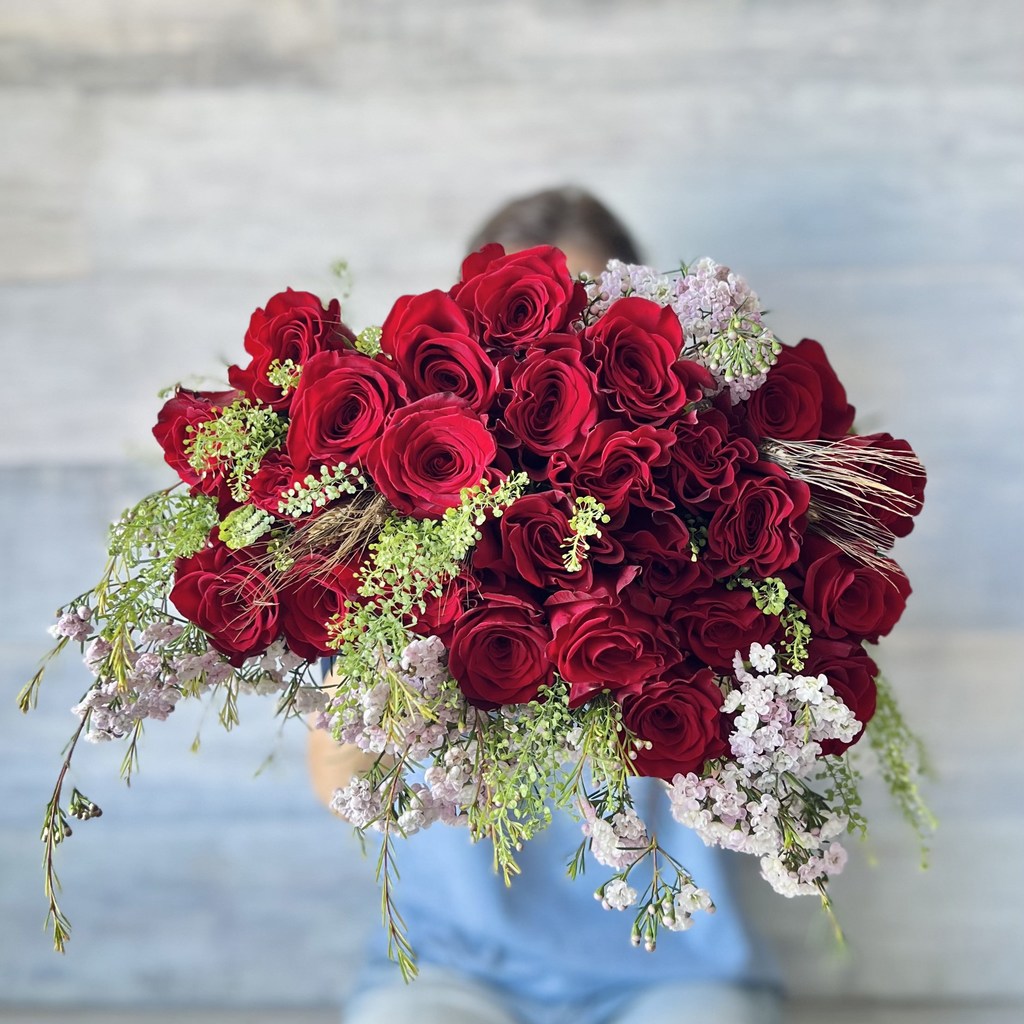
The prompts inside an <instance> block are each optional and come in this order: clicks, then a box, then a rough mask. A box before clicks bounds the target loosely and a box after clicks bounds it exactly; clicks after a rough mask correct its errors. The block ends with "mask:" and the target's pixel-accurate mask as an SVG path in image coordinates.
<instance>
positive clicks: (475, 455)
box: [366, 395, 498, 519]
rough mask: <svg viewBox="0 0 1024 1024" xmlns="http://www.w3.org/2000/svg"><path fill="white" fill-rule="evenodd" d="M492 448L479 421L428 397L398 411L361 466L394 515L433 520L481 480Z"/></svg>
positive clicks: (452, 401) (444, 398)
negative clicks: (395, 510) (365, 467)
mask: <svg viewBox="0 0 1024 1024" xmlns="http://www.w3.org/2000/svg"><path fill="white" fill-rule="evenodd" d="M497 450H498V449H497V445H496V444H495V441H494V437H493V436H492V435H491V433H490V432H489V431H488V429H487V427H486V425H485V424H484V421H483V419H482V418H481V417H480V416H479V415H477V414H475V413H474V412H473V411H472V410H471V409H470V408H469V407H468V406H467V405H466V403H465V402H463V401H462V400H461V399H458V398H455V397H454V396H452V395H429V396H428V397H426V398H421V399H419V401H416V402H413V403H412V404H411V405H407V406H405V407H404V408H402V409H399V410H398V411H397V412H395V413H394V415H393V416H392V417H391V419H390V421H389V422H388V425H387V427H385V429H384V432H383V434H381V436H380V437H379V438H378V439H377V440H376V441H374V442H373V444H372V446H371V447H370V450H369V451H368V452H367V456H366V466H367V469H368V470H369V471H370V475H371V476H372V477H373V482H374V483H375V484H376V485H377V489H378V490H379V491H380V492H381V493H382V494H383V495H384V497H385V498H387V499H388V501H390V502H391V504H392V505H394V507H395V508H396V509H398V511H399V512H402V513H404V514H405V515H408V516H415V517H416V518H417V519H430V518H434V519H439V518H440V517H441V516H442V515H444V513H445V511H446V510H447V509H449V508H454V507H455V506H456V505H458V504H459V502H460V501H461V497H460V494H461V492H462V491H463V490H464V489H465V488H467V487H475V486H476V485H477V484H479V483H480V481H481V480H482V479H483V478H484V477H485V476H486V475H487V470H488V469H489V468H490V467H491V465H492V463H493V461H494V458H495V455H496V454H497Z"/></svg>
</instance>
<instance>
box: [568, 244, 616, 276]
mask: <svg viewBox="0 0 1024 1024" xmlns="http://www.w3.org/2000/svg"><path fill="white" fill-rule="evenodd" d="M554 244H555V245H557V246H558V248H559V249H561V250H562V252H564V253H565V259H566V262H567V263H568V264H569V272H570V273H571V274H572V276H573V277H578V276H579V275H580V274H584V273H586V274H589V275H590V276H591V277H597V275H598V274H600V273H601V271H602V270H604V268H605V264H606V263H607V262H608V261H609V260H610V259H611V258H612V255H611V253H606V252H602V251H601V250H600V249H597V248H595V247H593V246H586V245H580V244H578V243H576V242H570V241H556V242H555V243H554Z"/></svg>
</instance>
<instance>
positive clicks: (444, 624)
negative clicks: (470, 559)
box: [408, 575, 476, 648]
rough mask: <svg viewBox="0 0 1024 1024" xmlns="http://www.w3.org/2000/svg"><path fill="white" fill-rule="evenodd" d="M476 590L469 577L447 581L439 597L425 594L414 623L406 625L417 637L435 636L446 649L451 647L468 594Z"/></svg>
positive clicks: (464, 576)
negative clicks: (453, 634)
mask: <svg viewBox="0 0 1024 1024" xmlns="http://www.w3.org/2000/svg"><path fill="white" fill-rule="evenodd" d="M475 590H476V580H475V579H473V577H471V576H469V575H462V576H457V577H456V578H455V579H451V580H449V581H448V582H447V583H446V584H445V585H444V589H443V590H442V592H441V595H440V596H439V597H437V596H435V595H433V594H426V595H425V596H424V597H423V608H422V609H421V610H420V611H418V612H417V613H416V621H415V622H412V621H410V622H409V623H408V625H409V628H410V629H411V630H412V631H413V632H414V633H416V634H417V635H418V636H436V637H438V638H439V639H440V641H441V643H443V644H444V645H445V647H446V648H448V647H451V645H452V630H453V629H454V628H455V623H456V622H458V621H459V619H461V618H462V615H463V609H464V607H465V604H466V600H467V598H468V596H469V594H470V593H472V592H473V591H475Z"/></svg>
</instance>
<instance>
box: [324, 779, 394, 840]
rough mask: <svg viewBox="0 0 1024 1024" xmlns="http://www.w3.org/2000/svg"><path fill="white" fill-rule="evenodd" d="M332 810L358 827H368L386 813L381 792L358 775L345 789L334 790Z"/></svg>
mask: <svg viewBox="0 0 1024 1024" xmlns="http://www.w3.org/2000/svg"><path fill="white" fill-rule="evenodd" d="M331 810H332V811H334V813H335V814H337V815H338V816H339V817H341V818H344V819H345V820H346V821H347V822H350V823H351V824H352V825H354V826H355V827H356V828H366V827H367V826H368V825H371V824H373V823H374V822H376V821H378V820H379V819H380V816H381V815H382V814H383V813H384V807H383V804H382V803H381V798H380V793H378V792H377V791H376V790H375V789H374V788H373V787H372V786H371V785H370V783H369V782H368V781H367V780H366V779H362V778H359V777H358V776H356V777H354V778H353V779H352V780H351V782H349V784H348V785H347V786H345V787H344V788H343V789H337V790H335V791H334V796H333V798H332V799H331Z"/></svg>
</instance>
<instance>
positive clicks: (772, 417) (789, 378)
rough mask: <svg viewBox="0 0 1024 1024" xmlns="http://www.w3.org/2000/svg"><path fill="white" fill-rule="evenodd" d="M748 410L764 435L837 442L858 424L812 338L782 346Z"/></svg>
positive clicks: (756, 428) (751, 421) (746, 406)
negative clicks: (823, 438) (821, 438)
mask: <svg viewBox="0 0 1024 1024" xmlns="http://www.w3.org/2000/svg"><path fill="white" fill-rule="evenodd" d="M743 406H744V410H743V411H745V412H746V418H747V422H748V423H749V424H750V426H751V428H752V429H753V430H754V431H755V432H756V433H757V434H758V435H759V436H760V437H774V438H778V439H780V440H788V441H807V440H811V439H814V438H819V437H825V438H830V439H836V438H840V437H842V436H843V435H844V434H846V433H847V432H848V431H849V429H850V427H851V426H852V425H853V416H854V408H853V406H852V405H850V404H849V402H847V400H846V391H845V389H844V388H843V385H842V384H840V383H839V378H838V377H837V376H836V373H835V370H833V369H832V366H831V364H830V363H829V361H828V359H827V358H826V356H825V350H824V349H823V348H822V347H821V345H819V344H818V342H816V341H812V340H811V339H810V338H804V339H803V341H801V342H800V343H799V344H798V345H797V346H796V347H795V348H794V347H791V346H789V345H783V346H782V351H781V352H780V353H779V358H778V361H777V362H776V363H775V365H774V366H773V367H772V368H771V370H769V371H768V376H767V378H766V379H765V382H764V383H763V384H762V385H761V386H760V387H759V388H758V389H757V390H756V391H755V392H753V394H751V396H750V397H749V398H748V399H747V401H746V402H745V403H743ZM737 411H739V410H737Z"/></svg>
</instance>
